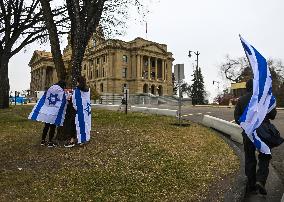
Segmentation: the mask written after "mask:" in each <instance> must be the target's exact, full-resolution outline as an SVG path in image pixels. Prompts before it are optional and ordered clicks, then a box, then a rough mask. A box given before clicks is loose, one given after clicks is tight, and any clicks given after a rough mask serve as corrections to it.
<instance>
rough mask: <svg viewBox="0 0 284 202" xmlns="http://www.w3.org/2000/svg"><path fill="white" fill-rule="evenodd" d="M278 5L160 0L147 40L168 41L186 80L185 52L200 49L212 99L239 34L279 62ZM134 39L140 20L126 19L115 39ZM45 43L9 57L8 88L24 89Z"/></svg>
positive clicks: (283, 31) (283, 32)
mask: <svg viewBox="0 0 284 202" xmlns="http://www.w3.org/2000/svg"><path fill="white" fill-rule="evenodd" d="M173 2H174V3H173ZM283 9H284V1H283V0H269V1H267V0H238V1H235V0H215V1H212V0H199V1H197V0H195V1H193V0H176V1H172V0H160V1H159V2H154V3H152V4H151V6H150V14H149V15H148V16H147V22H148V34H147V39H148V40H151V41H155V42H158V43H164V44H167V45H168V51H170V52H172V53H173V57H174V58H175V61H174V64H177V63H184V64H185V77H186V81H189V82H190V80H191V76H190V75H191V74H192V71H193V63H195V59H196V58H195V55H194V56H193V57H192V58H188V56H187V55H188V51H189V50H192V51H199V52H200V53H201V54H200V56H199V65H200V67H201V70H202V73H203V76H204V81H205V87H206V90H207V91H209V93H210V95H211V99H212V98H213V97H214V96H215V95H216V93H217V91H218V89H217V85H215V86H213V85H212V82H213V80H215V81H220V82H222V85H220V90H222V88H223V87H224V85H223V84H224V81H222V77H221V76H220V73H219V69H218V64H220V63H222V61H224V58H225V55H226V54H229V55H230V56H233V57H240V56H244V52H243V49H242V46H241V43H240V41H239V38H238V35H239V34H241V35H242V36H243V38H244V39H246V40H247V41H248V42H249V43H251V44H252V45H253V46H254V47H255V48H256V49H258V50H259V51H260V53H262V55H263V56H265V57H266V58H276V59H282V60H283V61H284V23H283V19H284V12H283ZM136 37H143V38H146V33H145V23H137V22H132V21H130V22H129V23H128V29H127V33H126V35H125V36H122V37H118V38H120V39H123V40H127V41H129V40H133V39H134V38H136ZM48 46H49V45H48V44H47V45H45V46H43V45H42V46H40V45H37V44H33V45H30V46H28V47H27V48H26V51H22V52H21V53H19V54H17V55H16V56H14V57H13V58H12V60H11V62H10V64H9V65H10V66H9V68H10V69H9V78H10V85H11V90H23V89H28V88H29V84H30V67H29V66H28V62H29V60H30V59H31V56H32V54H33V51H34V50H35V49H42V50H43V49H44V50H49V47H48ZM195 64H196V63H195Z"/></svg>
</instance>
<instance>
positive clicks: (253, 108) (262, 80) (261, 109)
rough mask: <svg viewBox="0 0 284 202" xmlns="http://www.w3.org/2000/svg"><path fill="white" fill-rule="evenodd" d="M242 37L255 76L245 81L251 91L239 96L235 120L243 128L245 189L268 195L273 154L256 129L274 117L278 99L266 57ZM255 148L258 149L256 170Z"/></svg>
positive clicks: (248, 192)
mask: <svg viewBox="0 0 284 202" xmlns="http://www.w3.org/2000/svg"><path fill="white" fill-rule="evenodd" d="M240 39H241V43H242V45H243V48H244V50H245V53H246V56H247V58H248V61H249V63H250V66H251V68H252V70H253V79H250V80H249V81H247V83H246V89H247V92H248V93H247V94H246V95H244V96H242V97H240V98H239V99H238V102H237V104H236V107H235V112H234V117H235V121H236V123H238V124H239V125H240V126H241V127H242V129H243V132H242V135H243V144H244V152H245V174H246V176H247V179H248V182H247V187H246V192H247V194H250V193H254V194H256V193H259V194H262V195H266V194H267V191H266V189H265V184H266V180H267V177H268V173H269V162H270V159H271V158H272V157H271V151H270V148H269V146H268V145H267V144H266V143H264V142H263V141H262V139H261V138H260V134H258V133H257V129H258V128H259V127H260V125H261V124H262V123H263V122H269V119H271V120H273V119H274V118H275V116H276V114H277V111H276V101H275V97H274V96H273V95H272V79H271V74H270V71H269V68H268V65H267V62H266V59H265V58H264V57H263V56H262V55H261V54H260V53H259V52H258V51H257V50H256V49H255V48H254V47H253V46H251V45H250V44H249V43H247V42H246V41H245V40H244V39H243V38H242V37H241V36H240ZM269 123H270V122H269ZM256 150H258V151H259V155H258V161H259V162H258V170H257V171H256V164H257V161H256V157H255V151H256Z"/></svg>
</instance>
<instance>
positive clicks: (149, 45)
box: [29, 35, 174, 96]
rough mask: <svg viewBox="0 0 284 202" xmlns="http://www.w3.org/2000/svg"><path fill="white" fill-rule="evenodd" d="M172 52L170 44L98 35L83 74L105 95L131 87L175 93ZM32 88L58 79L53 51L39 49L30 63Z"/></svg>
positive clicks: (132, 89)
mask: <svg viewBox="0 0 284 202" xmlns="http://www.w3.org/2000/svg"><path fill="white" fill-rule="evenodd" d="M63 59H64V62H65V66H66V67H68V64H69V63H70V60H71V47H70V44H68V45H67V47H66V48H65V49H64V52H63ZM173 61H174V59H173V56H172V53H171V52H168V50H167V45H165V44H159V43H156V42H152V41H148V40H145V39H142V38H136V39H134V40H133V41H130V42H125V41H121V40H115V39H108V40H104V38H103V37H98V36H97V35H96V36H94V37H93V38H92V39H91V40H90V42H89V44H88V47H87V49H86V52H85V57H84V61H83V63H82V75H83V76H85V77H86V80H87V83H88V85H89V86H90V87H91V88H95V89H96V90H97V92H98V93H100V94H101V95H114V94H116V95H122V94H123V88H124V87H128V88H129V90H130V94H141V93H151V94H154V95H159V96H162V95H169V96H171V95H172V94H173V86H172V62H173ZM29 66H30V67H31V83H30V90H31V91H32V92H35V91H42V90H44V88H46V87H49V86H50V85H52V84H53V83H55V82H57V81H58V78H57V74H56V70H55V67H54V63H53V60H52V54H51V53H50V52H46V51H38V50H36V51H35V52H34V54H33V56H32V58H31V60H30V62H29Z"/></svg>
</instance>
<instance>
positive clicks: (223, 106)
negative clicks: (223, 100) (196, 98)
mask: <svg viewBox="0 0 284 202" xmlns="http://www.w3.org/2000/svg"><path fill="white" fill-rule="evenodd" d="M192 107H212V108H235V106H234V105H192ZM276 109H277V110H284V107H277V108H276Z"/></svg>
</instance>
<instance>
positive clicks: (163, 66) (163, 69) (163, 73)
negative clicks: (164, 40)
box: [162, 60, 165, 81]
mask: <svg viewBox="0 0 284 202" xmlns="http://www.w3.org/2000/svg"><path fill="white" fill-rule="evenodd" d="M164 80H165V60H162V81H164Z"/></svg>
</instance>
